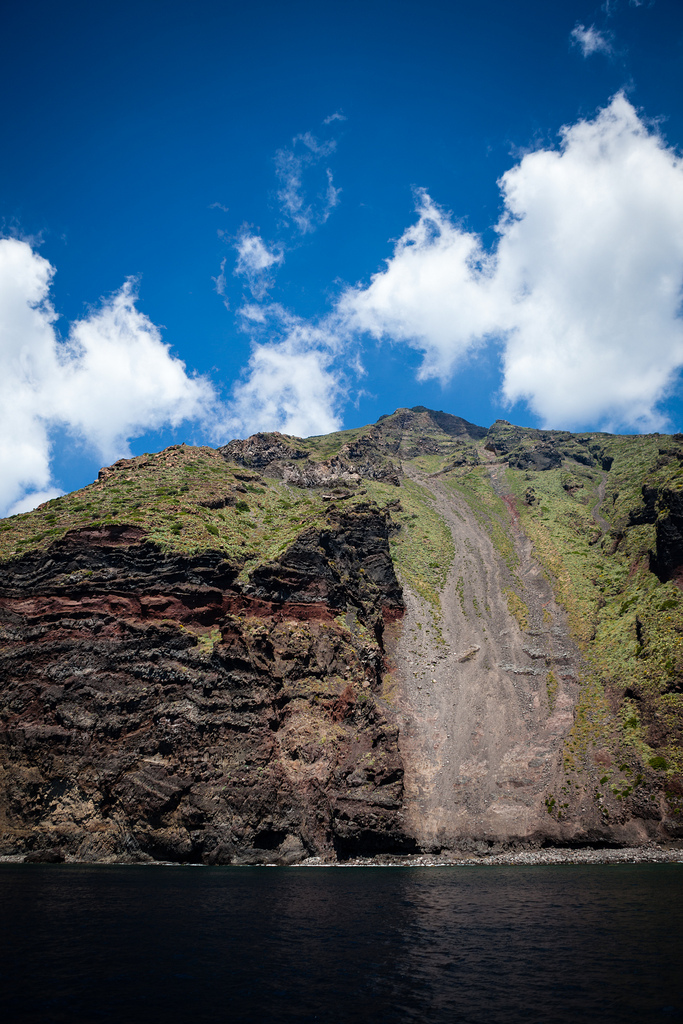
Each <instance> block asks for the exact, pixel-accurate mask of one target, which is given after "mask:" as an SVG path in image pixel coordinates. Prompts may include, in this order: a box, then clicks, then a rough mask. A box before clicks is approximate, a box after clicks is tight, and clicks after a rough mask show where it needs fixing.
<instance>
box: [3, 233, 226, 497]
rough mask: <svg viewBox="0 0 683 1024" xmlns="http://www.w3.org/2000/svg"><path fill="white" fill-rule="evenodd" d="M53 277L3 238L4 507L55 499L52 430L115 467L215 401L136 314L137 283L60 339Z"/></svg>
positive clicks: (41, 262)
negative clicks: (157, 433) (151, 437)
mask: <svg viewBox="0 0 683 1024" xmlns="http://www.w3.org/2000/svg"><path fill="white" fill-rule="evenodd" d="M53 274H54V268H53V267H52V266H51V265H50V264H49V263H48V261H47V260H45V259H44V258H43V257H42V256H39V255H38V254H37V253H35V252H34V251H33V250H32V249H31V247H30V245H28V244H27V243H26V242H23V241H19V240H17V239H13V238H5V239H0V510H2V509H7V508H8V507H10V506H12V507H16V506H17V503H18V502H21V501H23V500H24V497H25V496H26V494H27V492H31V495H32V497H31V498H30V500H37V499H41V498H42V500H46V499H45V498H44V494H45V493H48V492H54V490H55V488H54V485H53V483H52V478H51V477H52V475H51V465H50V430H51V428H52V427H55V426H61V427H65V428H66V429H67V430H69V431H70V432H71V433H72V434H74V436H76V437H77V438H79V439H81V440H82V441H84V442H85V443H86V444H87V445H88V446H90V447H92V448H94V449H95V450H96V451H97V452H98V453H99V455H100V456H101V457H102V458H103V459H104V460H105V461H111V460H113V459H115V458H117V457H120V456H122V455H127V454H129V448H128V438H130V437H135V436H139V435H140V434H142V433H145V432H146V431H147V430H154V429H158V428H160V427H162V426H164V425H166V424H170V425H173V426H176V425H178V424H179V423H180V422H182V421H183V420H185V419H195V418H198V417H202V416H204V415H206V414H207V413H208V410H209V408H210V406H211V405H212V403H213V401H214V397H215V396H214V392H213V389H212V387H211V385H210V384H209V383H208V382H207V381H206V380H204V379H202V378H191V377H189V376H188V375H187V373H186V372H185V365H184V363H182V362H181V361H180V360H179V359H176V358H174V357H173V356H171V354H170V351H169V347H168V345H165V344H164V343H163V342H162V340H161V335H160V333H159V330H158V328H156V327H155V326H154V324H153V323H151V321H150V320H149V319H148V318H147V317H146V316H145V315H144V314H143V313H140V312H139V311H138V310H137V309H136V307H135V301H136V295H135V292H134V287H133V283H132V282H131V281H128V282H126V284H124V286H123V287H122V288H121V290H120V291H118V292H117V293H116V294H115V295H113V296H112V297H111V298H110V299H107V300H106V301H104V302H103V303H102V304H101V307H100V308H99V309H97V310H93V311H92V312H91V313H90V314H89V315H88V316H87V317H85V318H83V319H82V320H79V321H77V322H76V323H74V324H72V326H71V329H70V332H69V336H68V339H67V340H66V341H61V340H60V339H59V338H58V336H57V333H56V331H55V326H54V324H55V321H56V319H57V316H56V314H55V312H54V310H53V308H52V306H51V304H50V302H49V290H50V283H51V279H52V276H53ZM35 492H40V493H37V494H36V493H35Z"/></svg>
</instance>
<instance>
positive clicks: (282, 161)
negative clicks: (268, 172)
mask: <svg viewBox="0 0 683 1024" xmlns="http://www.w3.org/2000/svg"><path fill="white" fill-rule="evenodd" d="M336 147H337V143H336V142H335V140H334V139H328V140H324V141H320V140H319V139H317V138H316V137H315V135H312V134H311V132H304V133H303V134H301V135H297V136H295V138H294V139H293V140H292V146H291V148H289V149H279V150H278V151H277V153H276V154H275V171H276V173H277V177H278V179H279V182H280V188H279V189H278V193H277V195H278V200H279V202H280V208H281V209H282V212H283V214H284V215H285V217H286V218H287V219H288V220H289V221H290V222H291V223H292V224H294V225H295V227H296V228H297V229H298V231H299V232H300V233H301V234H302V235H307V234H311V232H313V231H315V229H316V228H317V227H318V226H319V225H320V224H324V223H325V221H326V220H327V219H328V218H329V216H330V214H331V213H332V210H333V209H334V208H335V206H337V205H338V203H339V196H340V194H341V189H340V188H336V187H335V185H334V181H333V178H332V171H331V170H330V168H329V167H325V168H324V175H323V178H322V180H321V179H320V177H319V174H318V172H319V170H320V167H319V165H320V164H321V163H324V162H325V161H326V160H327V158H328V157H329V156H331V155H332V153H333V152H334V151H335V149H336ZM316 177H317V179H318V184H317V186H316V185H315V183H314V185H313V188H316V187H317V192H316V194H315V195H314V196H313V197H312V198H309V195H310V191H311V189H310V187H309V186H308V184H307V183H308V180H309V179H314V178H316Z"/></svg>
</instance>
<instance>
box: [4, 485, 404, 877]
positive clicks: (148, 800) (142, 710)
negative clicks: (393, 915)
mask: <svg viewBox="0 0 683 1024" xmlns="http://www.w3.org/2000/svg"><path fill="white" fill-rule="evenodd" d="M388 531H389V517H388V515H386V514H384V513H380V512H379V511H378V510H377V509H376V508H375V507H374V506H369V505H368V506H366V507H360V508H359V507H358V506H357V507H356V508H355V509H352V510H350V511H349V512H348V513H342V512H334V511H332V512H331V514H330V517H329V522H328V527H327V528H326V529H325V530H324V531H322V532H318V533H316V532H315V531H309V532H308V533H306V534H304V535H302V536H301V537H300V538H299V539H298V540H297V542H296V544H295V545H294V547H293V549H290V550H289V551H287V552H285V553H284V554H283V555H282V556H281V557H280V559H278V560H277V561H276V562H275V563H273V564H272V565H271V566H269V567H267V569H263V570H262V571H261V572H260V573H259V572H255V573H253V574H252V577H251V580H250V582H249V584H248V585H247V586H246V587H241V586H240V585H239V584H238V583H237V575H238V573H239V570H240V568H241V565H240V564H233V563H229V562H226V560H225V559H224V558H223V557H222V556H221V555H220V554H218V553H216V552H206V553H205V554H202V555H200V556H196V557H181V556H164V555H162V553H161V552H160V551H159V550H158V549H156V548H155V547H154V545H152V544H149V543H147V542H145V541H144V540H141V539H140V538H139V536H138V535H130V534H128V535H125V534H124V532H118V530H117V528H116V529H109V530H105V531H99V532H95V533H93V532H92V531H91V532H90V533H87V532H86V531H81V532H80V533H79V534H78V536H76V535H67V536H66V537H65V538H64V539H63V540H61V541H59V542H58V543H55V544H53V545H52V547H51V548H50V549H49V550H48V551H47V552H33V553H31V554H27V555H25V556H24V557H23V558H21V559H18V560H15V561H13V562H10V563H6V564H5V565H4V566H3V572H2V578H1V582H2V586H1V588H0V636H1V638H2V645H1V647H0V678H1V679H2V683H1V684H0V685H1V692H2V702H1V705H0V706H1V710H0V777H1V785H0V852H1V853H17V852H22V851H24V852H26V853H27V855H28V859H31V860H45V859H55V857H56V855H55V853H54V851H55V850H59V851H61V854H60V856H61V857H63V856H64V855H68V856H74V857H77V858H78V859H80V860H101V859H103V858H104V859H107V858H110V859H111V858H113V859H115V860H124V861H125V860H128V861H130V860H148V859H157V860H158V859H161V860H172V861H203V862H205V863H265V862H277V863H293V862H295V861H297V860H301V859H302V858H303V857H305V856H307V855H309V854H316V855H319V856H323V857H329V858H335V857H339V856H341V857H345V856H352V855H356V854H358V853H361V852H364V851H365V850H370V849H371V850H373V851H377V850H379V851H396V852H400V851H404V850H407V849H409V848H410V840H409V839H408V838H407V837H406V836H405V834H404V830H403V826H402V819H401V817H400V809H401V806H402V792H403V767H402V762H401V758H400V754H399V751H398V733H397V729H396V725H395V724H394V723H393V722H392V721H391V720H390V718H388V717H387V713H386V712H384V711H382V710H381V708H380V705H379V703H378V701H377V699H376V696H375V694H376V693H377V692H378V691H379V689H380V687H381V683H382V673H383V651H382V643H381V641H382V625H383V617H385V616H389V617H392V616H396V615H400V614H401V613H402V606H403V602H402V595H401V590H400V587H399V585H398V583H397V581H396V577H395V576H394V573H393V567H392V563H391V559H390V558H389V555H388V543H387V537H388ZM126 541H127V543H126ZM83 570H86V573H85V574H84V572H83ZM349 609H351V611H349ZM347 622H348V623H349V624H348V625H347ZM357 622H363V623H365V624H366V625H367V626H368V627H370V628H369V629H365V630H360V629H359V628H356V627H355V626H354V623H357ZM370 752H371V753H370ZM370 764H371V766H372V767H371V769H370V768H369V767H368V766H369V765H370ZM359 771H362V772H364V774H363V776H362V781H361V783H360V784H359V782H358V779H359V774H358V773H359Z"/></svg>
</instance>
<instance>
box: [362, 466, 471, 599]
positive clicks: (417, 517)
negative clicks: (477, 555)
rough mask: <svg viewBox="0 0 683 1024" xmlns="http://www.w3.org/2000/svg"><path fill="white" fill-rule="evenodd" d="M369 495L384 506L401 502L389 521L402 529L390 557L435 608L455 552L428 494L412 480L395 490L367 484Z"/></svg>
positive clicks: (406, 579) (375, 482)
mask: <svg viewBox="0 0 683 1024" xmlns="http://www.w3.org/2000/svg"><path fill="white" fill-rule="evenodd" d="M367 489H368V495H369V496H371V497H372V498H374V500H375V501H376V502H377V504H378V505H380V506H383V505H387V504H390V503H391V502H393V501H395V500H396V498H397V497H399V498H400V503H401V510H400V511H396V510H392V518H393V519H394V520H395V522H397V523H400V524H401V527H402V529H401V530H400V531H399V532H398V533H397V534H396V535H395V536H394V537H393V538H392V540H391V551H392V556H393V558H394V560H395V562H396V565H397V567H398V570H399V572H400V573H401V575H402V577H403V579H405V581H406V583H407V584H408V585H409V586H410V587H412V588H413V590H415V591H416V592H417V593H418V594H419V595H420V596H421V597H423V598H424V599H425V600H426V601H429V602H430V604H432V605H433V606H434V607H435V608H437V609H438V608H440V601H439V593H440V591H441V590H443V587H444V585H445V583H446V579H447V577H448V572H449V570H450V567H451V564H452V562H453V558H454V557H455V548H454V546H453V538H452V536H451V531H450V530H449V529H448V526H447V525H446V523H445V521H444V519H443V516H441V515H440V514H439V512H438V511H437V510H436V508H435V504H434V498H433V496H432V495H431V493H430V492H429V491H427V490H426V489H425V488H424V487H420V485H419V484H416V483H414V482H413V481H412V480H408V479H405V478H404V479H403V481H402V484H401V489H400V491H399V492H398V495H397V491H396V488H395V487H391V486H390V485H388V484H383V483H379V482H377V481H369V482H368V484H367Z"/></svg>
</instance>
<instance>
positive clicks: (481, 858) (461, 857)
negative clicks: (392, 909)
mask: <svg viewBox="0 0 683 1024" xmlns="http://www.w3.org/2000/svg"><path fill="white" fill-rule="evenodd" d="M51 854H52V855H51ZM29 856H30V855H28V854H25V853H17V854H4V855H0V865H2V864H29V865H31V864H43V865H44V864H67V865H69V864H76V865H88V866H92V867H95V866H97V865H102V866H106V867H111V866H116V867H126V866H129V865H130V866H134V867H192V868H197V867H271V868H272V867H291V868H390V867H396V868H446V867H514V866H519V867H534V866H537V865H538V866H547V865H555V864H683V847H661V846H654V845H652V846H634V847H622V848H618V849H607V848H603V849H593V848H592V847H577V848H572V847H553V848H549V849H542V850H538V849H536V850H516V851H508V852H505V853H491V854H484V853H482V854H471V853H458V852H457V851H449V852H444V853H439V854H429V853H416V854H404V855H401V854H377V855H375V856H373V857H355V858H351V859H349V860H346V861H338V860H325V859H323V858H322V857H307V858H306V859H305V860H303V861H299V862H298V863H294V864H285V863H283V862H282V861H279V862H278V861H268V862H265V861H261V862H260V863H255V862H251V863H250V862H247V861H242V862H241V863H233V864H221V865H210V864H197V863H182V862H178V861H168V860H166V861H159V860H152V859H151V858H150V859H149V860H128V859H126V860H123V859H118V858H115V857H112V858H103V859H102V860H96V861H95V860H79V859H77V858H75V857H69V856H66V857H55V856H54V853H53V851H46V855H45V857H44V859H36V858H34V857H32V858H31V859H30V860H29V859H28V857H29Z"/></svg>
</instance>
